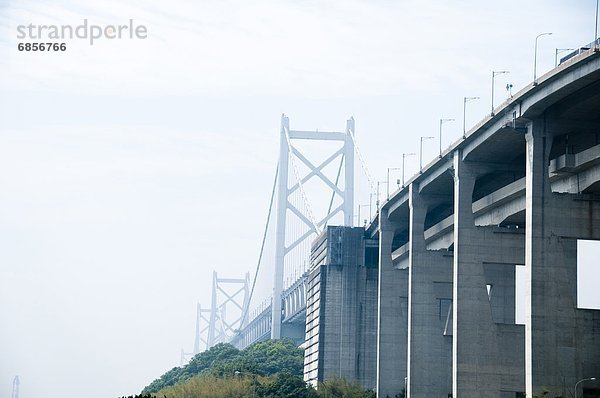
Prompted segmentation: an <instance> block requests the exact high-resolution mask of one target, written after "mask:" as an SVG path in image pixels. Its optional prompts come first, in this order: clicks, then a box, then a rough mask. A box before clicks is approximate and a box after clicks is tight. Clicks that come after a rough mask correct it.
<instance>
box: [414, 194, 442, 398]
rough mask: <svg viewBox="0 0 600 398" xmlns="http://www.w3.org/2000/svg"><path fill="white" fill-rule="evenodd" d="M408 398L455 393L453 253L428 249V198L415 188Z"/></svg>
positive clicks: (424, 397)
mask: <svg viewBox="0 0 600 398" xmlns="http://www.w3.org/2000/svg"><path fill="white" fill-rule="evenodd" d="M409 192H410V193H409V206H410V232H409V243H408V245H409V267H408V272H409V277H408V311H409V317H408V361H407V362H408V382H407V396H408V397H423V398H426V397H447V396H448V393H451V392H452V336H448V335H444V329H445V326H446V322H447V320H448V317H449V315H450V314H449V311H451V308H452V305H451V303H452V254H451V253H450V252H448V251H447V250H436V251H430V250H427V248H426V244H425V231H424V227H425V217H426V216H427V203H426V199H425V198H423V197H421V195H419V194H418V188H417V187H416V186H415V184H414V183H413V184H411V185H410V188H409Z"/></svg>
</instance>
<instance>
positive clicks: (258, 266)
mask: <svg viewBox="0 0 600 398" xmlns="http://www.w3.org/2000/svg"><path fill="white" fill-rule="evenodd" d="M278 172H279V163H277V166H276V167H275V179H274V181H273V189H272V190H271V200H270V201H269V212H268V213H267V222H266V223H265V230H264V232H263V238H262V243H261V244H260V252H259V254H258V262H257V264H256V272H255V273H254V280H253V281H252V289H250V296H249V297H248V305H247V306H246V309H245V311H244V314H243V316H242V320H241V322H240V329H241V328H242V327H243V326H244V322H245V321H246V317H247V316H248V310H249V309H250V302H251V301H252V295H253V294H254V288H255V287H256V280H257V279H258V271H259V270H260V264H261V262H262V256H263V253H264V250H265V242H266V241H267V231H268V230H269V222H270V220H271V211H272V210H273V201H274V199H275V189H276V188H277V173H278Z"/></svg>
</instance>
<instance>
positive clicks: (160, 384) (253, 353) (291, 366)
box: [130, 340, 375, 398]
mask: <svg viewBox="0 0 600 398" xmlns="http://www.w3.org/2000/svg"><path fill="white" fill-rule="evenodd" d="M303 362H304V352H303V351H302V350H301V349H299V348H297V347H296V346H295V344H294V343H293V342H292V341H291V340H267V341H264V342H260V343H256V344H253V345H252V346H250V347H248V348H246V349H245V350H243V351H239V350H237V349H236V348H235V347H233V346H231V345H229V344H218V345H216V346H214V347H212V348H211V349H210V350H208V351H205V352H203V353H201V354H198V355H196V356H195V357H194V358H192V360H191V361H190V362H189V363H188V364H187V365H185V366H183V367H176V368H173V369H171V370H169V371H168V372H166V373H165V374H164V375H162V376H161V377H160V378H158V379H156V380H154V381H153V382H152V383H151V384H150V385H149V386H147V387H146V388H144V390H143V391H142V395H140V396H136V397H130V398H154V395H156V396H157V397H161V398H162V397H166V398H205V397H206V398H208V397H210V398H251V397H252V398H275V397H277V398H321V397H323V398H374V397H375V393H374V392H373V391H365V390H363V389H362V388H361V387H360V385H358V384H353V383H348V382H346V381H345V380H343V379H334V380H331V381H327V382H325V383H323V384H322V385H319V389H318V391H316V390H315V389H314V388H312V387H311V386H309V385H307V384H306V383H305V382H304V380H303V377H302V371H303Z"/></svg>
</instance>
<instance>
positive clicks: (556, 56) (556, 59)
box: [554, 48, 575, 68]
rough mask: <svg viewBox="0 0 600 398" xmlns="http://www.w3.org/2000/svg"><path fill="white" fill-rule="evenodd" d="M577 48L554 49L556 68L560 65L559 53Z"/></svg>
mask: <svg viewBox="0 0 600 398" xmlns="http://www.w3.org/2000/svg"><path fill="white" fill-rule="evenodd" d="M573 50H575V49H574V48H557V49H556V50H555V51H554V67H555V68H556V67H557V66H558V54H560V53H562V52H565V51H573Z"/></svg>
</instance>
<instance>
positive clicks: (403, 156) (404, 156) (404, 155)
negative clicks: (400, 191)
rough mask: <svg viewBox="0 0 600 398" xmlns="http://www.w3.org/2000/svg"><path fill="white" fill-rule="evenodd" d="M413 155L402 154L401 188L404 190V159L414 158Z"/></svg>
mask: <svg viewBox="0 0 600 398" xmlns="http://www.w3.org/2000/svg"><path fill="white" fill-rule="evenodd" d="M414 155H415V154H414V153H403V154H402V188H404V159H406V157H407V156H414Z"/></svg>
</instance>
